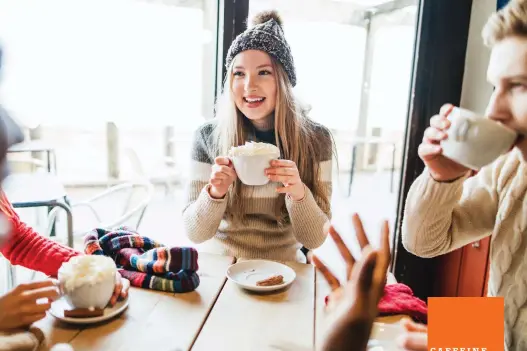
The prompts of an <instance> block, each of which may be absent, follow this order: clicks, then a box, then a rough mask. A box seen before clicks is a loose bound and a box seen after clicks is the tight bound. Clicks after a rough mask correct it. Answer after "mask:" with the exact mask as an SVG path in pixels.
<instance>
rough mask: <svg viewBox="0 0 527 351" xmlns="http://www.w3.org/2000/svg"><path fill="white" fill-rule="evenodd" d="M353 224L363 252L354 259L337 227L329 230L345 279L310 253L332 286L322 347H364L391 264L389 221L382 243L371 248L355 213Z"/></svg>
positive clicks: (384, 228) (383, 228)
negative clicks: (378, 246)
mask: <svg viewBox="0 0 527 351" xmlns="http://www.w3.org/2000/svg"><path fill="white" fill-rule="evenodd" d="M353 225H354V227H355V231H356V235H357V238H358V239H359V243H361V247H362V256H361V258H360V260H358V261H357V262H356V261H355V259H354V258H353V255H352V254H351V252H350V251H349V249H348V248H347V247H346V245H345V244H344V241H343V240H342V238H341V237H340V235H339V234H338V233H337V231H336V230H335V229H334V228H333V227H331V229H330V232H329V234H330V235H331V237H332V238H333V240H334V241H335V243H336V245H337V248H338V250H339V251H340V254H341V255H342V257H343V259H344V261H345V262H346V267H347V270H346V271H347V273H346V281H345V282H344V283H343V284H341V283H340V282H339V280H338V279H337V278H336V277H335V275H334V274H333V273H331V272H330V270H329V269H328V268H327V267H326V265H325V264H324V263H323V262H322V261H321V260H320V259H319V258H318V257H317V256H315V255H313V262H314V263H315V266H316V267H317V269H318V270H319V271H320V272H321V273H322V274H323V276H324V278H325V279H326V280H327V281H328V283H329V285H330V287H331V289H332V293H331V295H330V296H329V304H328V309H329V311H330V312H332V314H333V319H332V323H331V325H330V327H329V329H328V333H327V335H326V337H325V339H324V344H323V349H324V350H360V351H363V350H366V346H367V343H368V340H369V337H370V333H371V328H372V325H373V322H374V320H375V318H376V317H377V315H378V307H377V306H378V304H379V301H380V299H381V297H382V295H383V292H384V285H385V284H386V273H387V271H388V267H389V265H390V243H389V236H390V235H389V227H388V222H387V221H384V222H383V226H382V231H381V247H380V248H379V249H378V250H372V248H371V247H370V246H369V242H368V239H367V236H366V233H365V232H364V227H363V225H362V222H361V220H360V218H359V216H358V215H356V214H355V215H354V216H353Z"/></svg>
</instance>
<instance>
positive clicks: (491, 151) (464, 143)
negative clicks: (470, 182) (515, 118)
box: [441, 107, 518, 170]
mask: <svg viewBox="0 0 527 351" xmlns="http://www.w3.org/2000/svg"><path fill="white" fill-rule="evenodd" d="M447 118H448V120H449V121H450V122H451V125H450V128H449V129H448V130H447V135H448V137H447V139H445V140H443V141H441V148H442V149H443V155H444V156H446V157H447V158H449V159H451V160H453V161H455V162H457V163H459V164H461V165H463V166H465V167H467V168H470V169H473V170H480V169H481V168H482V167H484V166H486V165H488V164H490V163H492V162H493V161H494V160H496V159H497V158H498V157H500V156H501V155H503V154H505V153H507V152H508V151H510V149H511V148H512V147H513V146H514V143H515V141H516V139H517V137H518V135H517V133H516V132H515V131H514V130H512V129H510V128H508V127H506V126H504V125H503V124H501V123H498V122H496V121H493V120H491V119H488V118H485V117H482V116H480V115H478V114H476V113H474V112H472V111H469V110H466V109H463V108H459V107H454V108H453V109H452V111H451V112H450V113H449V114H448V116H447Z"/></svg>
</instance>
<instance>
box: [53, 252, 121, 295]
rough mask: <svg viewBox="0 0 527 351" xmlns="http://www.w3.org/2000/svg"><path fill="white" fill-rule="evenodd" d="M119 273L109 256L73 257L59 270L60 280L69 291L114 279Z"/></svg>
mask: <svg viewBox="0 0 527 351" xmlns="http://www.w3.org/2000/svg"><path fill="white" fill-rule="evenodd" d="M116 273H117V267H116V265H115V262H114V261H113V260H112V259H111V258H110V257H107V256H99V255H83V256H75V257H72V258H71V259H70V260H69V261H68V262H64V263H63V264H62V266H61V267H60V269H59V273H58V278H59V281H60V282H61V283H62V284H63V285H64V288H65V289H66V290H67V291H72V290H73V289H76V288H78V287H80V286H82V285H85V284H89V285H94V284H98V283H100V282H102V281H105V280H107V279H108V278H109V277H110V276H112V277H114V276H115V274H116Z"/></svg>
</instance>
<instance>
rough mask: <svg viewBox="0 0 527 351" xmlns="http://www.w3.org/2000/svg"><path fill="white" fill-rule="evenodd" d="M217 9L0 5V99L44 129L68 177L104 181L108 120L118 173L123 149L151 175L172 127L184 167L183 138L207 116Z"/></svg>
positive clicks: (203, 5)
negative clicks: (1, 55) (114, 134)
mask: <svg viewBox="0 0 527 351" xmlns="http://www.w3.org/2000/svg"><path fill="white" fill-rule="evenodd" d="M217 11H218V9H217V2H216V1H213V0H206V1H205V0H195V1H184V2H180V1H147V0H45V1H42V0H0V43H1V44H2V46H3V48H4V51H5V69H4V75H3V81H2V84H1V85H0V94H1V100H2V103H3V104H4V105H5V107H6V108H7V109H8V110H9V111H10V112H11V113H12V115H13V116H14V117H15V118H17V119H18V120H19V121H21V122H22V123H23V124H24V125H25V126H27V127H28V128H34V127H36V126H38V125H40V126H41V128H40V129H41V134H42V135H41V138H42V139H44V140H46V141H49V142H52V143H53V144H54V145H55V147H56V150H57V160H58V168H59V170H58V174H59V175H60V176H61V177H62V178H63V179H64V180H65V181H73V182H75V181H78V180H87V181H94V180H105V179H107V178H108V167H107V157H108V152H107V138H106V133H107V123H108V122H114V123H115V124H116V125H117V127H118V130H119V132H118V134H119V135H118V144H119V153H120V156H121V157H119V161H118V162H119V171H120V173H122V172H125V173H126V170H127V169H128V168H130V167H127V166H128V165H127V158H126V155H127V154H126V153H125V150H126V149H127V148H129V147H133V148H134V149H135V150H136V152H137V154H138V155H139V158H140V160H141V161H142V162H143V166H144V168H145V169H149V170H152V172H154V173H155V170H156V167H157V165H158V163H159V161H160V160H161V159H162V157H163V152H164V149H165V146H164V143H165V142H166V138H165V134H166V133H164V128H165V127H170V126H177V128H175V135H172V136H171V139H172V140H170V141H171V142H175V143H180V144H181V145H179V144H178V145H176V147H175V150H177V152H179V154H178V155H176V156H181V157H179V159H181V160H182V162H183V161H184V160H186V157H183V156H184V154H185V153H188V150H187V149H188V147H187V142H185V140H188V139H189V138H188V134H190V133H192V131H193V130H194V129H195V128H196V127H197V126H198V125H199V124H201V123H203V122H204V121H205V120H206V119H209V118H212V113H213V104H214V86H215V83H214V82H215V74H216V66H215V63H216V38H217V23H216V22H217V17H218V16H217ZM178 134H181V135H183V137H182V138H179V139H178ZM179 140H184V141H182V142H180V141H179ZM178 146H181V147H178ZM119 177H126V174H124V175H123V174H119Z"/></svg>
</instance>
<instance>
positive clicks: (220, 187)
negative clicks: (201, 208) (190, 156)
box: [209, 157, 238, 199]
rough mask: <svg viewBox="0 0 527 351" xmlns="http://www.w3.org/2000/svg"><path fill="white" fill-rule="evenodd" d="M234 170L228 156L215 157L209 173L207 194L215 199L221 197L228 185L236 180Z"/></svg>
mask: <svg viewBox="0 0 527 351" xmlns="http://www.w3.org/2000/svg"><path fill="white" fill-rule="evenodd" d="M237 177H238V176H237V175H236V171H235V170H234V166H233V165H232V162H231V160H229V158H228V157H216V159H215V160H214V165H213V166H212V173H211V174H210V180H209V183H210V185H211V186H210V188H209V194H210V196H212V197H213V198H215V199H222V198H223V197H225V194H227V191H229V187H230V186H231V184H232V183H234V181H236V178H237Z"/></svg>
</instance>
